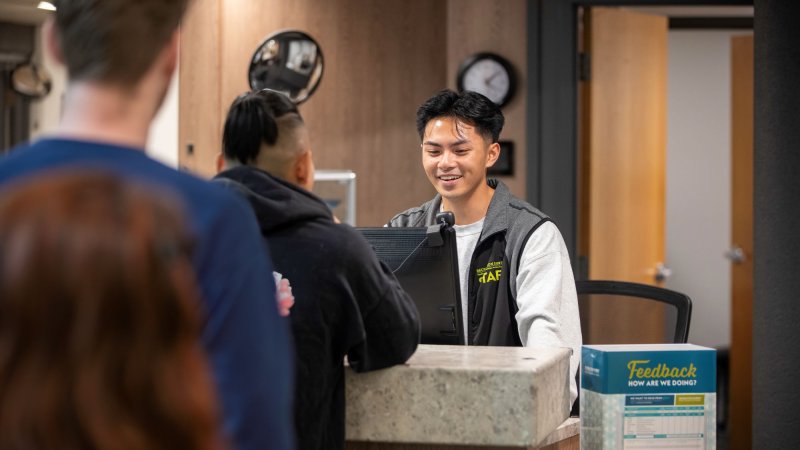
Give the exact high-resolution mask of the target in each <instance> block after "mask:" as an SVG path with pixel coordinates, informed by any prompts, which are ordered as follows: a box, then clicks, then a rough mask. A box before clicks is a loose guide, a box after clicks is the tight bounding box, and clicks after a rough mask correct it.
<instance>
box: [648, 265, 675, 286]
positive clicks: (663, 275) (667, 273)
mask: <svg viewBox="0 0 800 450" xmlns="http://www.w3.org/2000/svg"><path fill="white" fill-rule="evenodd" d="M671 276H672V269H670V268H669V267H667V265H666V264H664V263H663V262H660V263H658V264H656V273H655V275H654V276H653V278H655V280H656V281H657V282H659V283H661V282H662V281H664V280H666V279H667V278H669V277H671Z"/></svg>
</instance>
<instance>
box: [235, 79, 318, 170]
mask: <svg viewBox="0 0 800 450" xmlns="http://www.w3.org/2000/svg"><path fill="white" fill-rule="evenodd" d="M302 126H304V124H303V118H302V117H301V116H300V112H299V111H298V110H297V106H295V104H294V103H292V101H291V100H289V98H288V97H286V96H285V95H283V94H281V93H278V92H275V91H269V90H261V91H255V92H248V93H245V94H242V95H240V96H239V97H238V98H237V99H236V100H234V102H233V104H231V107H230V109H229V110H228V115H227V117H226V119H225V126H224V129H223V133H222V153H223V155H224V157H225V159H226V160H228V161H234V162H237V163H239V164H246V165H256V163H257V162H258V163H259V164H258V165H259V166H264V167H262V168H263V169H265V170H266V171H268V172H270V173H272V174H274V175H278V176H280V174H282V173H284V171H285V170H287V168H288V165H290V164H291V163H292V162H293V161H294V159H295V158H296V157H297V156H299V153H300V152H301V149H300V148H299V147H298V145H297V142H296V139H297V136H296V133H295V131H296V130H297V129H298V128H299V127H302ZM262 151H266V152H268V154H262Z"/></svg>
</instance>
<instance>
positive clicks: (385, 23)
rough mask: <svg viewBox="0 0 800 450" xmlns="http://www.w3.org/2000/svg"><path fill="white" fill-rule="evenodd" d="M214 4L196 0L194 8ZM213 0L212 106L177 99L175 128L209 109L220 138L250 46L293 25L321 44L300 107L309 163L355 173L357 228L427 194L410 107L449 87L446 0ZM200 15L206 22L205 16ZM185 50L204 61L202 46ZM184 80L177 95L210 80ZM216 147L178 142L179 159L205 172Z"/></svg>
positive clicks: (242, 87)
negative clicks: (313, 86)
mask: <svg viewBox="0 0 800 450" xmlns="http://www.w3.org/2000/svg"><path fill="white" fill-rule="evenodd" d="M211 1H212V0H201V1H200V2H199V4H197V5H195V6H196V7H197V6H203V5H201V3H210V2H211ZM219 1H220V2H221V3H220V4H219V18H218V20H219V30H220V32H219V40H218V42H219V52H218V55H219V63H220V67H221V70H220V72H219V81H218V86H219V88H218V91H219V103H218V104H217V106H216V108H215V110H214V111H210V110H205V111H203V112H200V111H195V112H192V111H187V110H186V109H185V107H190V105H189V104H188V103H186V104H184V103H182V104H181V112H182V114H183V113H184V112H188V115H189V116H190V117H187V116H184V115H182V116H181V123H182V129H183V124H185V123H186V122H187V121H192V118H193V117H194V116H199V115H205V114H207V115H206V116H205V121H204V122H203V123H204V124H205V126H206V127H211V124H212V123H215V124H217V125H216V130H217V131H216V134H217V136H216V141H217V142H219V131H218V129H219V128H221V121H222V120H224V117H225V114H226V112H227V108H228V106H229V105H230V103H231V101H233V99H234V98H235V97H236V96H237V95H239V94H240V93H242V92H244V91H246V90H247V89H248V85H247V67H248V64H249V60H250V57H251V55H252V53H253V51H254V50H255V48H256V47H257V45H258V44H259V43H260V42H261V41H262V40H263V39H264V37H266V36H267V35H268V34H271V33H272V32H274V31H277V30H280V29H287V28H296V29H300V30H303V31H306V32H307V33H309V34H311V35H312V36H313V37H314V38H315V39H316V40H317V41H318V42H319V44H320V46H321V48H322V51H323V54H324V57H325V73H324V75H323V79H322V83H321V84H320V87H319V89H318V90H317V91H316V93H315V94H314V96H313V97H311V99H310V100H309V101H307V102H306V103H304V104H303V105H301V107H300V110H301V113H302V114H303V116H304V118H305V120H306V122H307V124H308V126H309V131H310V133H311V141H312V142H311V143H312V147H313V151H314V160H315V163H316V166H317V168H319V169H351V170H354V171H355V172H356V174H357V177H358V179H357V188H358V191H357V192H358V199H357V203H358V205H357V206H358V208H357V213H358V214H357V223H358V225H362V226H367V225H382V224H384V223H386V221H388V219H390V218H391V217H392V215H394V214H395V213H397V212H399V211H401V210H403V209H406V208H409V207H411V206H415V205H418V204H421V203H422V202H423V201H425V200H427V199H429V198H430V197H431V196H432V195H433V193H434V191H433V188H432V187H431V186H430V183H429V182H428V181H427V179H426V178H425V175H424V172H423V170H422V166H421V162H420V150H419V139H418V138H417V135H416V131H415V125H414V114H415V111H416V108H417V106H418V105H419V104H420V103H421V102H422V101H424V100H425V99H426V98H427V97H428V96H430V95H431V94H432V93H434V92H436V91H438V90H439V89H442V88H443V87H445V85H446V82H445V75H446V67H447V65H446V64H447V62H446V47H445V46H444V42H445V39H446V36H445V28H444V26H443V24H444V23H445V14H446V3H445V2H444V1H441V2H430V1H427V0H411V1H405V2H376V1H372V0H295V1H292V2H285V1H279V0H219ZM201 16H202V19H204V20H210V19H211V16H212V13H210V12H204V13H203V14H202V15H201ZM192 19H194V20H197V21H198V22H200V20H199V19H198V16H194V17H190V18H189V19H188V20H189V21H191V20H192ZM205 25H207V24H205V23H204V24H203V26H205ZM187 28H189V27H187ZM201 28H202V26H201V25H200V24H199V23H198V24H193V28H191V30H192V31H193V32H194V34H203V33H208V34H210V33H209V32H208V31H202V30H201ZM437 44H439V45H437ZM192 56H193V58H198V59H200V60H202V58H206V56H207V53H206V52H203V54H199V53H197V54H194V55H192ZM211 58H213V56H211ZM182 62H183V63H184V65H183V66H182V73H184V72H189V73H191V72H193V71H194V68H195V64H196V61H195V59H188V58H184V59H182ZM201 64H202V65H203V66H204V67H205V66H206V65H207V64H206V63H205V62H202V63H201ZM181 81H182V82H183V81H188V82H190V83H194V84H193V85H192V86H187V85H185V84H182V86H181V98H182V99H183V98H184V97H187V96H188V97H196V96H199V95H205V94H206V93H207V92H208V91H209V88H208V85H207V83H213V80H211V79H208V78H200V77H195V78H190V77H189V75H186V76H183V75H182V77H181ZM210 90H213V86H212V87H211V89H210ZM217 117H218V118H217ZM197 118H198V119H199V117H197ZM198 123H199V122H198ZM188 126H189V125H187V127H188ZM201 132H203V133H206V134H211V131H210V130H207V129H205V130H202V129H200V127H198V128H196V129H195V131H194V133H196V134H197V136H199V135H200V133H201ZM191 133H192V132H190V131H188V130H187V131H186V139H187V140H198V139H199V138H197V137H192V136H189V135H190V134H191ZM206 139H210V138H206ZM182 142H183V137H182ZM218 148H219V144H217V145H216V146H212V145H204V146H203V148H202V149H200V148H198V147H197V145H196V146H195V156H194V157H193V158H192V157H189V156H188V155H186V154H185V146H184V147H182V149H181V155H180V158H181V161H182V163H183V161H184V160H185V161H187V163H186V164H185V165H186V166H188V167H190V168H191V169H193V170H196V171H197V172H199V173H201V174H204V175H211V174H213V172H214V164H213V162H214V158H215V155H216V153H217V152H218Z"/></svg>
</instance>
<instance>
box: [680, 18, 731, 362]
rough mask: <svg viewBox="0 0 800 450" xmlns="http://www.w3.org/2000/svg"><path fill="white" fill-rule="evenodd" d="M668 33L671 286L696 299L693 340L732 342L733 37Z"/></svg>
mask: <svg viewBox="0 0 800 450" xmlns="http://www.w3.org/2000/svg"><path fill="white" fill-rule="evenodd" d="M734 34H740V33H739V32H733V31H724V30H720V31H717V30H714V31H687V30H674V31H670V33H669V74H668V97H667V102H668V116H667V121H668V122H667V185H666V197H667V198H666V200H667V210H666V258H667V264H668V265H669V266H670V268H672V270H673V274H672V277H671V278H669V279H668V280H667V283H666V287H668V288H670V289H675V290H677V291H680V292H684V293H686V294H687V295H688V296H689V297H691V298H692V300H693V313H692V326H691V328H690V334H689V342H692V343H694V344H700V345H707V346H712V347H718V346H728V345H730V322H731V312H730V303H731V286H730V285H731V276H730V262H729V261H728V260H727V259H725V258H724V253H725V252H726V250H727V249H728V247H729V245H730V241H731V226H730V224H731V193H730V192H731V125H730V123H731V105H730V103H731V102H730V98H731V88H730V78H731V74H730V52H731V50H730V37H731V36H732V35H734Z"/></svg>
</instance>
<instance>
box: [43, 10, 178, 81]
mask: <svg viewBox="0 0 800 450" xmlns="http://www.w3.org/2000/svg"><path fill="white" fill-rule="evenodd" d="M189 1H190V0H57V1H56V12H55V23H56V30H57V31H56V32H57V35H58V37H59V42H60V50H61V54H62V55H63V58H64V62H65V64H66V66H67V71H68V73H69V77H70V79H71V80H72V81H93V82H102V83H108V84H116V85H123V86H132V85H134V84H135V83H136V82H138V81H139V80H140V79H141V78H142V76H143V75H144V73H145V72H147V70H148V69H149V68H150V67H151V66H152V65H153V62H154V61H155V59H156V57H157V56H158V54H159V52H161V50H162V49H163V48H164V47H165V45H166V44H167V42H168V41H169V39H170V37H171V36H172V34H173V32H175V30H177V28H178V25H179V23H180V21H181V18H182V17H183V14H184V12H185V11H186V8H187V6H188V3H189Z"/></svg>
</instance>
